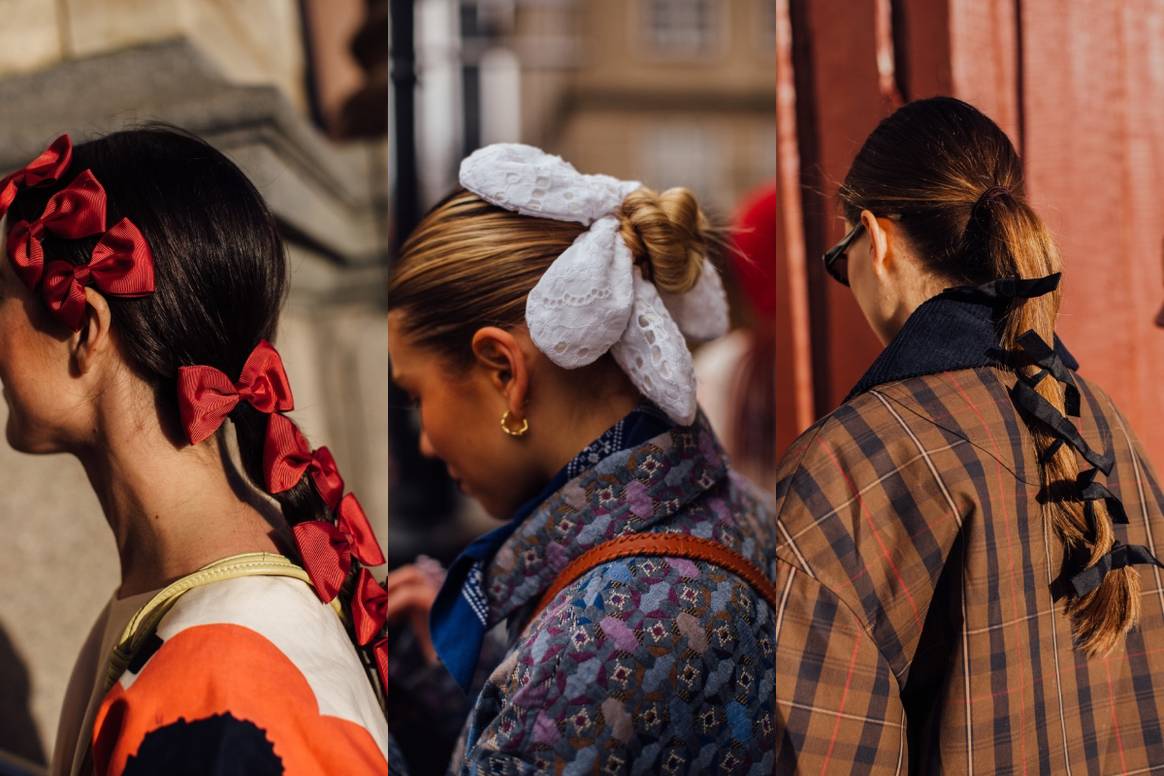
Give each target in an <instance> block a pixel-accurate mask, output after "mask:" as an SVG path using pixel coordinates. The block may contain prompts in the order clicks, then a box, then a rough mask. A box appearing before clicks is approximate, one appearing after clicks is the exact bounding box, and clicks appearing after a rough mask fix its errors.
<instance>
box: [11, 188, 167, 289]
mask: <svg viewBox="0 0 1164 776" xmlns="http://www.w3.org/2000/svg"><path fill="white" fill-rule="evenodd" d="M122 223H127V222H122ZM120 225H121V224H118V226H120ZM103 231H105V189H104V188H102V186H101V184H100V182H98V180H97V179H96V178H95V177H93V173H92V172H90V171H89V170H85V171H84V172H83V173H81V174H80V175H78V176H77V177H76V178H74V179H73V182H72V183H70V184H69V185H68V186H66V187H65V188H63V189H61V190H60V191H58V192H57V193H56V194H53V195H52V196H51V197H49V201H48V202H47V203H46V204H45V207H44V212H43V213H41V214H40V216H39V217H38V218H37V219H36V220H34V221H17V222H16V223H14V224H13V225H12V228H11V229H9V230H8V257H9V258H10V259H12V264H13V266H14V267H15V269H16V272H17V274H19V275H20V277H21V279H22V280H23V281H24V283H25V285H27V286H28V287H29V288H33V289H34V288H36V286H37V284H38V283H39V282H40V278H41V274H42V273H43V271H44V249H43V248H42V247H41V244H40V241H41V239H42V238H43V237H44V234H45V232H48V233H49V234H55V235H57V236H58V237H65V238H68V239H70V240H78V239H80V238H82V237H89V236H91V235H94V234H100V233H101V232H103ZM134 232H135V233H136V232H137V230H136V229H134ZM137 238H138V241H139V242H140V243H141V244H142V245H143V246H144V245H145V241H144V240H142V239H141V235H140V234H137ZM148 252H149V249H148V248H146V253H147V255H148ZM151 276H152V269H151ZM151 290H152V287H151Z"/></svg>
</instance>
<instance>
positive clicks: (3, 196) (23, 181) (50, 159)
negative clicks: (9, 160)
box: [0, 135, 73, 216]
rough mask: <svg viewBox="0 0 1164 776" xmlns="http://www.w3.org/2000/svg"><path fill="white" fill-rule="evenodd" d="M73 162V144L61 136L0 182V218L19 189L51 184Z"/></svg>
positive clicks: (10, 204) (65, 136)
mask: <svg viewBox="0 0 1164 776" xmlns="http://www.w3.org/2000/svg"><path fill="white" fill-rule="evenodd" d="M72 161H73V143H72V141H71V140H69V136H68V135H61V136H60V137H58V138H57V139H56V140H54V141H53V144H52V145H50V146H49V147H48V148H46V149H45V150H44V151H42V152H41V154H40V156H38V157H36V158H35V159H33V160H32V161H31V162H29V163H28V164H26V165H24V167H23V168H21V169H19V170H17V171H16V172H14V173H12V174H11V175H8V176H6V177H5V178H4V179H3V180H0V216H2V215H4V214H5V213H7V212H8V208H10V207H12V201H13V200H14V199H16V193H17V192H18V191H19V190H20V189H21V188H31V187H33V186H40V185H41V184H44V183H52V182H53V181H56V180H57V179H59V178H60V177H61V175H63V174H64V172H65V170H67V169H69V165H70V164H71V163H72Z"/></svg>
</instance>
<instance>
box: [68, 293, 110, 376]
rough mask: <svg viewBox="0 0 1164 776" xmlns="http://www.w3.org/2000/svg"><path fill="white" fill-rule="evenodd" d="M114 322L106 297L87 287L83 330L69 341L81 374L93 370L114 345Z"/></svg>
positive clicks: (74, 361) (74, 360) (74, 334)
mask: <svg viewBox="0 0 1164 776" xmlns="http://www.w3.org/2000/svg"><path fill="white" fill-rule="evenodd" d="M112 323H113V317H112V314H111V313H110V310H109V303H108V302H107V301H105V297H104V296H102V295H101V294H100V293H98V292H97V291H95V290H93V289H92V288H86V289H85V317H84V320H83V322H82V323H81V330H80V331H77V332H74V333H73V335H72V337H71V340H70V343H69V344H70V349H71V351H72V355H73V363H74V364H76V368H77V372H78V373H79V374H85V373H86V372H88V371H89V370H91V369H92V368H93V366H94V365H95V364H96V363H97V360H98V359H99V358H101V357H102V356H103V355H104V354H105V353H106V352H107V351H108V350H109V348H110V347H111V346H112V344H113V340H112V336H111V329H110V327H111V325H112Z"/></svg>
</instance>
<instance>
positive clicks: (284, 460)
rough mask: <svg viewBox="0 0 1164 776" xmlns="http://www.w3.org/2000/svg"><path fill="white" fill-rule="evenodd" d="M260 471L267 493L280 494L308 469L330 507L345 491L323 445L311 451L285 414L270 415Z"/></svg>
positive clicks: (334, 505) (321, 496)
mask: <svg viewBox="0 0 1164 776" xmlns="http://www.w3.org/2000/svg"><path fill="white" fill-rule="evenodd" d="M263 471H264V472H265V473H266V476H267V492H268V493H282V492H283V491H285V490H289V489H290V488H292V487H293V486H294V485H295V483H297V482H299V480H300V479H301V478H302V477H303V473H304V472H305V471H306V472H310V474H311V481H312V482H314V483H315V489H316V490H317V491H319V495H320V498H322V499H323V502H324V503H325V504H327V506H328V508H329V509H335V508H336V507H337V506H338V505H339V501H340V497H341V496H342V495H343V494H344V478H343V477H341V476H340V473H339V469H337V468H336V465H335V459H334V458H332V457H331V452H330V451H329V450H328V449H327V448H326V447H321V448H319V449H318V450H312V449H311V446H310V445H309V444H307V439H306V438H304V436H303V433H302V432H300V431H299V428H298V427H297V426H296V425H295V424H294V423H292V422H291V420H290V419H289V418H287V417H286V416H284V415H272V416H271V420H270V422H268V423H267V439H266V441H265V442H264V444H263Z"/></svg>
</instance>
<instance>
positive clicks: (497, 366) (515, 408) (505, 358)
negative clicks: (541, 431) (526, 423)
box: [472, 326, 529, 420]
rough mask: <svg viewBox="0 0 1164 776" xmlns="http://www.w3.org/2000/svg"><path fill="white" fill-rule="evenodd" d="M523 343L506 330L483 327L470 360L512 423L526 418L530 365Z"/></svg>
mask: <svg viewBox="0 0 1164 776" xmlns="http://www.w3.org/2000/svg"><path fill="white" fill-rule="evenodd" d="M523 344H524V343H523V342H522V341H521V340H520V339H518V338H517V337H515V336H514V335H513V334H511V333H510V332H508V331H506V330H505V329H502V328H498V327H497V326H485V327H484V328H481V329H478V330H477V332H476V333H475V334H474V335H473V342H472V349H473V357H474V359H475V360H476V363H477V367H478V368H479V369H483V370H484V371H485V374H486V376H487V377H488V379H489V383H490V384H491V385H492V386H493V387H494V388H495V389H496V390H497V392H498V394H500V395H501V396H502V398H503V399H504V400H505V407H506V409H507V410H509V414H510V416H511V417H512V418H513V419H514V420H522V419H523V418H524V417H525V413H524V407H525V404H526V401H527V399H528V397H529V362H528V358H529V356H528V354H527V353H526V350H525V348H524V347H523Z"/></svg>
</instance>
